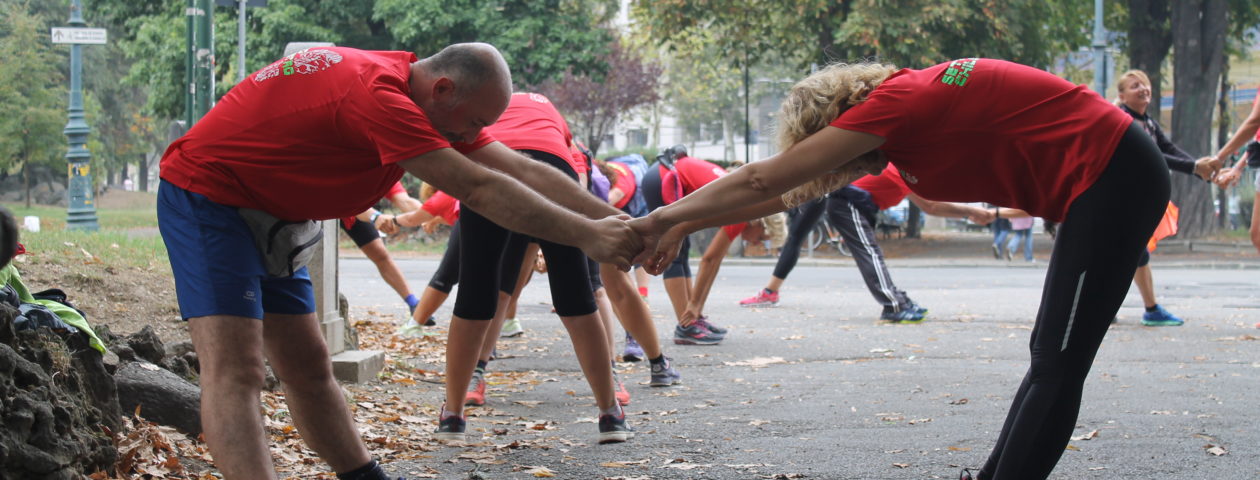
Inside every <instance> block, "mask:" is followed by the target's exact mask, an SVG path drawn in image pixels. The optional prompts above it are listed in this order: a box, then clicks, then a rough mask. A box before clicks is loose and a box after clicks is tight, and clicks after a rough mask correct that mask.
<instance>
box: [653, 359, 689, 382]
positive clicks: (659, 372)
mask: <svg viewBox="0 0 1260 480" xmlns="http://www.w3.org/2000/svg"><path fill="white" fill-rule="evenodd" d="M680 383H682V374H680V373H678V370H674V362H673V361H671V360H670V359H669V357H665V363H661V364H659V365H652V381H651V382H650V383H648V385H651V386H653V387H668V386H670V385H677V384H680Z"/></svg>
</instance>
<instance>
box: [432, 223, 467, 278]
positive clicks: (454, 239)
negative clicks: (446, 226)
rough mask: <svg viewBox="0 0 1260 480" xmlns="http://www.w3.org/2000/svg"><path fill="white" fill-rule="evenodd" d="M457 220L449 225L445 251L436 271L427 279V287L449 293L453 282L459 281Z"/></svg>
mask: <svg viewBox="0 0 1260 480" xmlns="http://www.w3.org/2000/svg"><path fill="white" fill-rule="evenodd" d="M459 223H460V222H459V221H458V220H456V221H455V225H454V226H452V227H451V236H450V238H448V239H447V240H446V253H443V254H442V261H441V262H439V263H438V268H437V271H434V272H433V278H430V279H429V287H430V288H432V289H434V290H437V291H439V292H442V293H445V294H450V293H451V289H452V288H454V287H455V284H457V283H459Z"/></svg>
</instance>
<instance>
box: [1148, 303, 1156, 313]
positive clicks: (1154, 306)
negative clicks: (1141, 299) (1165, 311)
mask: <svg viewBox="0 0 1260 480" xmlns="http://www.w3.org/2000/svg"><path fill="white" fill-rule="evenodd" d="M1156 310H1159V304H1158V303H1156V304H1154V305H1151V306H1149V307H1146V311H1148V312H1154V311H1156Z"/></svg>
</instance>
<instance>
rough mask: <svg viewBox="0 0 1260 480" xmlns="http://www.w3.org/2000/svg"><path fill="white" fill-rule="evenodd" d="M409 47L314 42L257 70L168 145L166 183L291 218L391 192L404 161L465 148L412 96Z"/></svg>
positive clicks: (347, 212)
mask: <svg viewBox="0 0 1260 480" xmlns="http://www.w3.org/2000/svg"><path fill="white" fill-rule="evenodd" d="M415 60H416V56H415V54H413V53H411V52H378V51H365V50H357V49H353V48H344V47H316V48H310V49H307V50H303V51H301V52H297V53H294V54H292V55H289V56H287V57H285V58H282V59H280V60H279V61H277V62H275V63H273V64H271V65H269V66H267V67H266V68H263V69H262V70H259V71H257V72H255V73H254V74H253V75H250V76H249V77H248V78H246V79H245V80H244V81H242V82H241V83H240V84H238V85H236V86H235V87H233V88H232V90H231V91H229V92H228V94H227V95H225V96H224V97H223V99H222V100H220V101H219V103H218V104H217V105H215V106H214V108H212V109H211V110H210V112H209V113H207V114H206V116H205V117H203V118H202V119H201V120H200V121H199V122H197V124H196V126H194V127H193V128H192V129H191V130H189V131H188V133H187V134H186V135H184V136H183V137H182V138H180V139H179V140H176V141H175V143H172V144H171V146H170V147H169V148H167V149H166V153H165V154H164V155H163V157H162V162H161V172H162V174H161V176H162V179H163V180H166V181H168V182H171V183H172V184H174V185H176V186H178V187H180V188H183V189H185V190H188V191H191V192H196V193H200V194H202V195H205V196H206V197H207V198H209V199H210V200H212V201H214V202H216V203H221V204H224V205H231V206H236V207H249V208H256V209H260V210H264V211H266V212H268V213H271V214H272V215H275V216H277V217H279V218H282V219H285V220H304V219H315V220H323V219H330V218H344V217H350V216H354V215H357V214H359V213H360V212H363V211H364V210H367V209H368V207H371V206H372V205H373V204H374V203H376V201H377V200H379V199H380V198H381V197H382V196H384V195H385V194H386V192H387V191H389V188H390V186H392V185H393V184H394V183H395V182H397V181H398V179H400V178H402V175H403V173H404V172H403V169H402V167H399V166H398V165H397V162H399V161H401V160H406V159H410V158H414V157H416V156H419V155H423V154H425V153H429V152H432V151H434V150H438V149H441V148H454V149H455V150H457V151H459V152H461V153H468V152H471V151H474V150H477V149H479V148H481V147H483V146H485V145H487V144H489V143H490V142H492V141H493V140H494V139H493V138H491V137H490V136H489V135H487V134H485V133H484V130H483V133H482V134H481V135H480V136H479V137H477V139H476V140H475V141H473V142H472V143H457V144H454V145H452V144H451V143H450V142H448V141H447V140H446V139H445V138H443V137H442V136H441V135H440V134H438V132H437V131H436V130H435V129H434V128H433V125H432V124H431V123H430V122H429V119H428V117H427V116H425V114H424V112H423V111H421V110H420V108H419V107H417V106H416V104H415V102H413V101H412V100H411V98H410V93H411V88H410V87H409V85H408V80H409V79H410V78H411V71H410V66H411V63H412V62H414V61H415Z"/></svg>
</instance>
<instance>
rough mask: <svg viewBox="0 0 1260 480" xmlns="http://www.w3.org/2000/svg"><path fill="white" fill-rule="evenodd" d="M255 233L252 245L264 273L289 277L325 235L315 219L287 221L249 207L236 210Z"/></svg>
mask: <svg viewBox="0 0 1260 480" xmlns="http://www.w3.org/2000/svg"><path fill="white" fill-rule="evenodd" d="M237 211H238V212H239V213H240V215H241V218H242V219H244V220H245V224H246V225H249V229H250V231H251V232H252V233H253V234H254V246H256V247H258V253H259V254H260V255H262V257H263V264H264V265H265V266H266V267H267V275H269V276H271V277H273V278H279V277H291V276H293V274H294V273H296V272H297V271H298V270H301V269H302V267H305V266H306V264H307V263H309V262H310V261H311V257H313V256H314V255H315V246H316V245H318V244H319V241H320V240H322V239H323V238H324V229H323V225H322V224H320V222H316V221H314V220H299V221H296V222H294V221H288V220H281V219H279V218H276V217H274V216H272V215H271V214H270V213H267V212H264V211H262V210H255V209H252V208H240V209H237Z"/></svg>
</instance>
